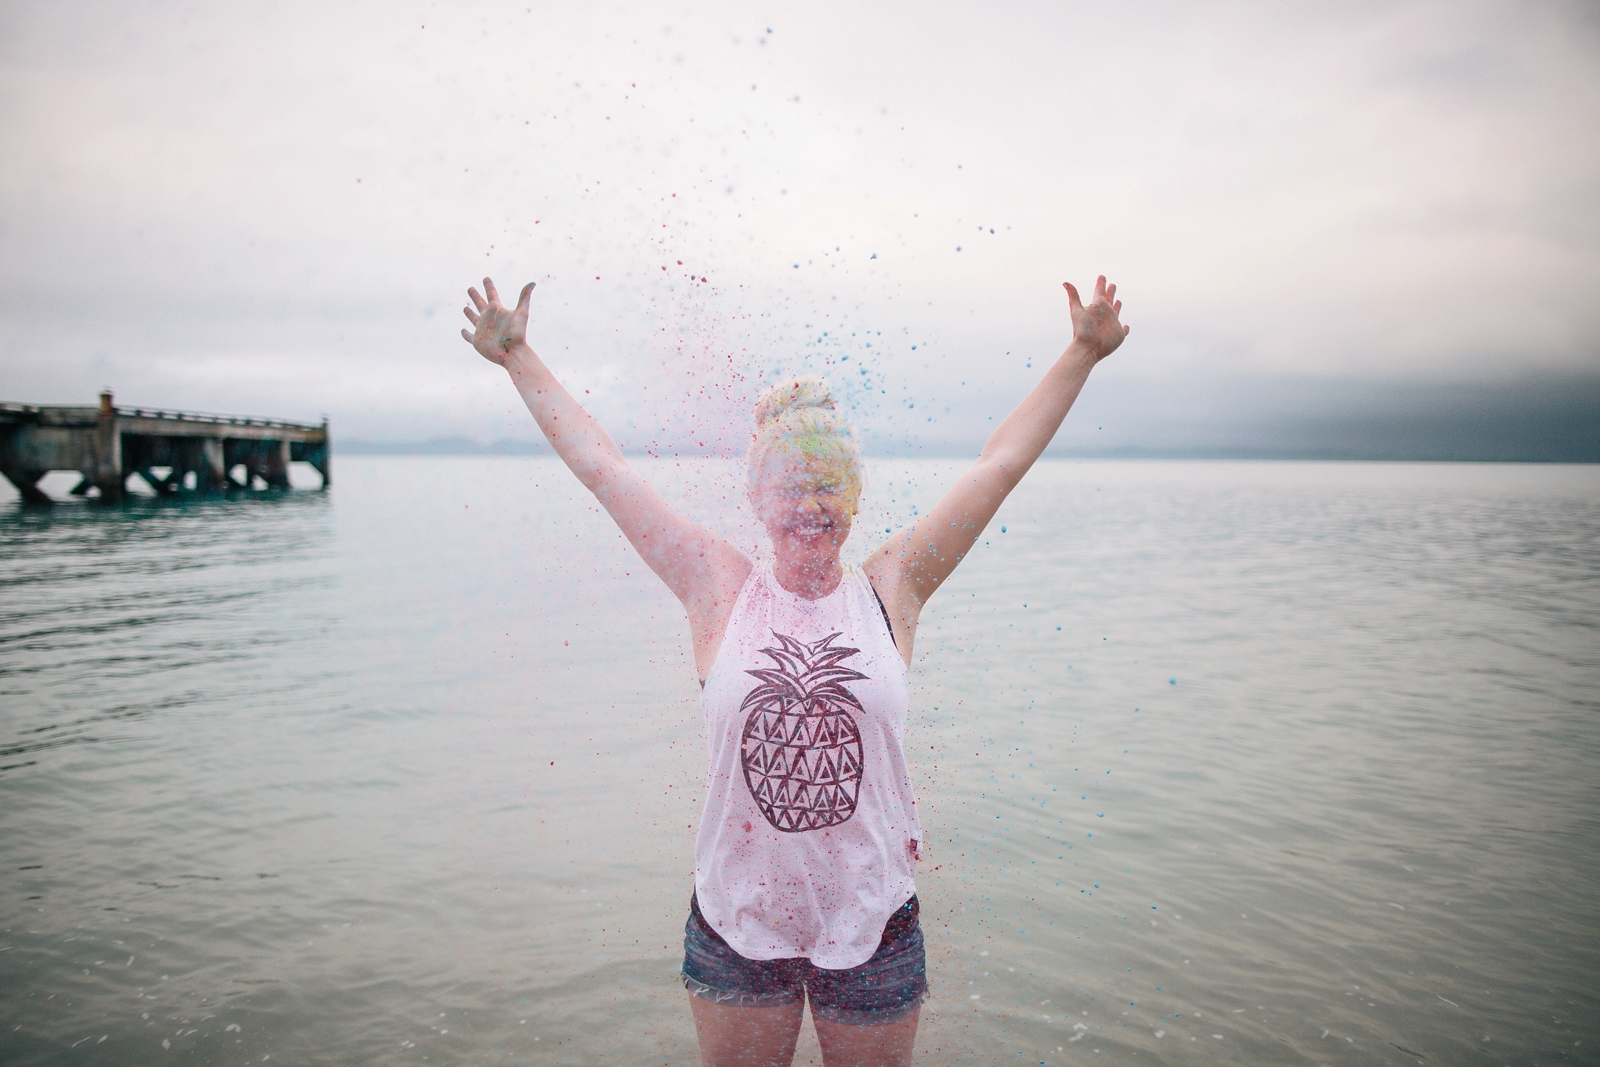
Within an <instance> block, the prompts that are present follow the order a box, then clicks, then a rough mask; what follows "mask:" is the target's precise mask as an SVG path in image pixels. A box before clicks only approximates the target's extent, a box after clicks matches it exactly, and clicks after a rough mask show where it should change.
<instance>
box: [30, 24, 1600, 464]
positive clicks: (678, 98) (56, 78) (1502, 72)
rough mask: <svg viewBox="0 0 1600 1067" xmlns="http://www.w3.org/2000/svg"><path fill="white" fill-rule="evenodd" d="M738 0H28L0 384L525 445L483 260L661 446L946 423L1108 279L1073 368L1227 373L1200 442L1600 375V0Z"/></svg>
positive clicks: (960, 433)
mask: <svg viewBox="0 0 1600 1067" xmlns="http://www.w3.org/2000/svg"><path fill="white" fill-rule="evenodd" d="M752 12H753V9H750V8H748V7H747V6H742V5H726V6H722V7H707V8H697V9H695V13H693V14H689V15H681V16H678V15H674V16H672V17H665V16H663V15H662V14H660V10H659V9H658V8H656V7H654V6H648V5H640V6H636V7H622V8H611V9H606V10H603V11H601V10H596V11H592V12H591V11H586V10H581V9H579V8H577V7H576V6H564V7H555V6H546V5H538V6H533V7H530V6H529V5H527V4H526V3H523V4H509V3H506V4H493V3H479V4H451V5H447V6H434V5H430V4H417V3H414V4H375V3H374V4H367V5H360V4H354V5H339V6H332V7H330V6H328V5H313V4H272V5H267V4H252V3H245V4H237V5H222V6H215V5H214V6H212V7H201V8H190V7H182V6H178V5H156V6H154V7H144V8H137V9H135V8H131V7H119V6H117V5H100V4H78V5H73V4H70V3H69V4H50V5H46V4H43V3H20V4H13V5H8V6H7V8H6V9H5V11H4V12H3V13H0V20H3V23H0V152H3V153H4V156H5V158H6V159H7V165H6V167H5V168H4V169H3V171H0V217H3V224H0V283H3V284H0V345H3V349H0V350H3V352H4V359H5V366H6V383H7V384H6V387H5V393H6V398H7V399H16V400H37V401H70V400H77V401H82V402H88V399H89V398H90V397H91V396H92V394H93V392H94V391H95V390H96V389H98V387H100V386H101V385H102V384H113V385H115V386H116V387H117V389H118V392H119V395H122V396H126V397H128V398H129V399H130V400H137V402H140V403H147V404H166V405H169V406H183V407H190V408H200V409H227V410H243V411H252V412H260V413H264V414H266V413H270V414H277V415H286V416H300V417H308V418H309V417H316V416H318V415H320V414H322V413H323V412H327V413H328V414H330V415H331V416H332V417H333V419H334V422H335V426H336V427H338V428H339V429H340V431H341V432H342V433H343V434H344V436H346V437H347V438H348V437H351V436H355V437H367V438H374V439H396V438H424V437H429V436H435V435H450V434H461V435H467V436H472V437H477V438H480V439H484V440H489V439H494V438H498V437H504V436H513V437H528V436H531V434H532V432H533V430H532V427H531V426H530V425H529V424H528V420H527V419H526V416H525V415H524V414H522V413H521V412H520V411H519V410H518V408H517V405H516V398H515V396H514V395H513V394H511V392H510V390H509V389H508V388H507V387H506V386H505V384H504V383H503V382H502V381H499V380H497V379H496V377H495V375H494V374H493V372H492V370H491V369H490V368H488V367H487V366H486V365H483V364H481V362H480V361H477V360H476V358H475V357H474V356H473V355H472V354H471V353H470V351H469V350H468V349H467V348H466V346H465V345H463V344H462V343H461V342H460V340H459V338H457V337H456V336H455V330H456V328H457V326H458V317H459V312H458V310H457V309H458V307H459V304H458V301H460V299H461V290H462V289H463V288H464V286H465V285H466V284H467V283H468V282H471V281H473V280H475V279H476V278H478V277H480V276H481V275H482V274H483V273H485V272H492V273H493V274H495V276H496V277H498V278H499V279H500V280H501V281H502V283H503V284H505V285H507V287H508V288H510V287H513V286H514V285H515V284H516V283H518V282H519V281H520V280H522V279H525V278H535V279H537V280H539V282H540V288H539V290H538V301H537V313H536V326H535V332H534V340H535V344H536V346H537V347H539V348H540V349H541V351H542V352H543V353H544V354H545V355H546V356H547V358H548V359H549V360H550V362H551V363H552V365H554V366H556V367H557V368H558V370H559V371H560V372H561V373H562V374H563V376H564V377H565V378H566V379H568V380H569V381H570V382H571V383H572V384H573V385H574V387H575V388H581V389H588V390H590V392H589V393H588V394H587V396H588V398H589V401H590V403H591V404H593V406H594V407H595V409H596V411H597V413H599V414H600V415H601V417H602V418H603V419H605V420H606V421H607V423H608V425H613V426H616V427H617V428H618V433H619V436H623V437H630V438H633V439H635V440H636V441H646V442H647V441H648V440H649V439H650V438H651V437H652V436H657V437H659V435H660V433H661V432H662V431H661V428H662V427H668V428H670V427H679V428H682V429H683V430H684V432H683V433H682V434H680V435H679V436H680V437H682V438H683V439H684V440H692V439H696V438H697V434H696V428H697V427H699V428H702V429H703V428H704V427H706V426H710V427H713V428H715V429H717V430H718V432H719V434H720V436H719V437H718V438H717V439H716V440H715V441H714V444H716V445H717V446H719V447H725V448H735V447H736V446H737V444H738V443H740V442H741V437H740V434H741V433H742V432H743V431H742V428H741V427H742V423H741V422H740V420H741V419H742V418H743V411H744V410H745V405H747V403H748V398H749V396H750V395H751V393H752V391H753V390H754V389H755V388H756V387H757V385H759V382H760V381H761V380H762V379H763V378H764V377H768V376H770V375H772V374H775V373H779V372H780V371H787V370H793V369H799V368H800V367H802V366H805V367H807V368H809V369H818V368H820V369H823V370H825V371H826V372H827V373H829V374H830V375H831V376H833V377H834V378H835V379H837V380H840V381H841V382H842V381H849V382H850V383H852V384H851V385H849V386H848V388H847V389H846V391H847V393H848V394H849V400H850V402H851V404H852V407H853V409H854V410H856V411H857V414H858V417H859V418H860V419H861V420H862V421H863V424H864V425H865V426H867V427H869V428H870V429H871V430H872V432H874V433H876V434H878V436H879V437H880V438H881V439H883V440H885V441H889V440H896V441H900V442H902V443H905V442H909V443H910V445H911V446H915V445H916V444H918V443H921V444H925V445H928V446H930V447H932V446H935V445H937V443H938V442H940V441H946V442H950V441H956V440H958V439H959V440H960V441H961V442H963V443H965V442H967V441H968V440H969V439H970V438H972V437H974V436H975V435H977V436H981V433H982V429H983V426H984V425H985V424H986V422H987V419H988V416H989V415H990V414H1000V413H1002V412H1003V410H1004V405H1006V404H1009V403H1011V402H1013V401H1014V400H1015V398H1016V397H1018V396H1020V395H1021V393H1022V392H1023V391H1025V389H1026V388H1027V385H1028V383H1029V382H1030V381H1031V380H1033V378H1034V377H1035V376H1036V375H1037V374H1038V372H1039V370H1040V369H1041V368H1042V366H1043V361H1044V360H1046V359H1048V358H1050V357H1051V356H1053V354H1054V353H1055V352H1057V351H1059V349H1060V347H1061V346H1062V344H1064V342H1065V340H1066V337H1067V323H1066V315H1065V306H1064V303H1065V302H1064V299H1063V298H1062V297H1061V295H1060V290H1059V283H1060V281H1061V280H1062V279H1063V278H1073V279H1075V280H1077V281H1078V282H1079V283H1080V284H1082V283H1086V282H1088V281H1089V280H1091V279H1092V276H1093V274H1094V273H1095V272H1096V271H1102V270H1103V271H1105V272H1106V273H1108V274H1111V275H1112V276H1113V277H1114V278H1116V279H1117V280H1119V281H1120V282H1121V284H1122V286H1123V293H1124V295H1125V296H1126V298H1127V300H1128V309H1127V318H1128V320H1129V321H1130V322H1132V323H1133V324H1134V327H1135V332H1134V335H1133V338H1132V340H1131V342H1130V344H1129V345H1128V346H1127V347H1126V348H1125V350H1124V351H1123V352H1121V353H1119V354H1118V355H1117V356H1116V357H1115V360H1116V363H1115V366H1114V367H1112V366H1109V365H1108V368H1107V371H1106V372H1102V373H1101V374H1099V375H1098V376H1097V378H1101V379H1104V380H1103V381H1101V380H1097V381H1095V382H1092V383H1091V385H1090V392H1089V393H1088V394H1087V396H1086V399H1085V404H1086V405H1092V404H1095V403H1099V401H1096V400H1095V396H1096V391H1099V392H1103V393H1105V394H1106V396H1105V403H1106V404H1111V403H1112V402H1113V400H1116V398H1118V397H1124V396H1126V397H1129V398H1130V399H1129V400H1128V401H1127V402H1126V403H1123V402H1122V401H1120V400H1116V402H1117V403H1119V404H1122V407H1121V408H1120V409H1119V410H1121V411H1125V412H1127V413H1128V415H1129V417H1137V415H1138V413H1139V412H1141V411H1143V412H1150V411H1152V410H1154V409H1157V408H1161V407H1162V406H1163V405H1167V404H1169V403H1170V401H1169V400H1168V399H1163V398H1171V397H1184V396H1208V397H1210V396H1217V397H1221V398H1224V399H1218V400H1217V401H1216V402H1215V403H1209V402H1208V406H1203V409H1202V407H1196V408H1195V409H1194V411H1195V412H1196V413H1197V414H1196V417H1202V421H1203V422H1204V426H1206V427H1210V429H1204V427H1202V428H1201V429H1197V430H1196V431H1195V433H1197V434H1201V436H1204V433H1211V434H1212V436H1213V437H1217V438H1218V439H1221V438H1226V437H1227V435H1228V434H1230V433H1234V432H1235V431H1238V432H1248V431H1250V430H1251V428H1259V427H1261V426H1263V425H1266V424H1267V423H1270V422H1272V420H1273V419H1277V420H1278V422H1280V423H1281V422H1284V421H1285V420H1288V421H1289V422H1291V423H1292V422H1294V420H1296V419H1298V418H1299V417H1300V416H1301V415H1305V416H1306V417H1307V418H1310V417H1311V416H1312V415H1313V414H1314V413H1315V403H1314V401H1315V398H1316V396H1317V395H1318V388H1316V387H1305V388H1302V387H1301V385H1299V384H1297V383H1305V382H1311V383H1332V384H1328V385H1327V388H1329V389H1333V390H1334V391H1338V390H1340V389H1344V388H1345V386H1343V385H1340V384H1338V383H1347V382H1353V383H1357V384H1356V385H1352V386H1350V387H1349V390H1348V394H1349V397H1350V401H1351V403H1350V405H1347V408H1348V412H1349V418H1355V417H1356V416H1358V415H1359V414H1360V412H1361V411H1362V407H1361V405H1362V404H1363V403H1366V402H1368V400H1370V399H1371V398H1373V397H1377V396H1381V395H1383V394H1384V392H1385V390H1389V389H1402V390H1403V389H1406V388H1416V389H1420V390H1423V391H1424V392H1426V391H1427V390H1429V389H1435V390H1437V389H1442V388H1444V387H1445V386H1450V387H1455V386H1460V387H1461V388H1468V387H1473V388H1476V387H1477V386H1475V385H1474V384H1473V383H1478V385H1481V386H1482V387H1483V390H1484V392H1483V395H1484V396H1487V397H1493V396H1495V395H1497V394H1496V389H1500V393H1499V394H1498V395H1502V396H1508V395H1510V393H1511V392H1515V390H1514V389H1510V386H1507V385H1506V383H1511V382H1515V381H1521V380H1524V379H1527V380H1533V379H1535V378H1537V379H1539V380H1541V381H1560V380H1564V379H1562V376H1563V375H1567V376H1570V375H1574V374H1577V375H1582V374H1584V373H1586V372H1589V371H1593V370H1594V369H1595V368H1596V367H1597V365H1600V361H1597V359H1596V355H1597V353H1596V349H1595V344H1594V338H1595V337H1596V331H1597V328H1600V304H1597V303H1596V302H1595V301H1594V300H1593V299H1592V293H1593V292H1595V291H1596V289H1597V283H1600V256H1597V251H1600V195H1597V194H1600V139H1597V138H1596V137H1595V136H1594V134H1593V130H1595V129H1597V128H1600V62H1596V60H1597V59H1600V27H1597V23H1596V19H1595V17H1594V15H1593V14H1592V11H1591V10H1590V8H1588V7H1587V6H1585V5H1578V4H1570V5H1569V4H1519V5H1510V4H1483V3H1476V4H1475V3H1448V4H1447V3H1395V4H1355V5H1339V6H1337V7H1333V6H1328V7H1325V8H1324V7H1318V6H1315V5H1311V6H1306V5H1299V6H1294V7H1285V6H1283V5H1266V4H1262V5H1249V4H1242V5H1234V6H1229V7H1226V8H1222V9H1217V8H1201V7H1196V6H1195V5H1180V4H1145V5H1125V6H1124V7H1122V8H1119V9H1118V10H1116V11H1115V12H1107V11H1106V10H1105V9H1103V8H1101V7H1090V6H1088V5H1082V6H1077V5H1072V6H1069V5H1059V4H1050V5H1015V6H1007V7H1000V8H993V7H991V8H988V9H985V11H984V13H983V15H982V16H981V17H979V16H978V15H976V14H975V13H974V9H972V8H970V7H966V6H950V7H944V8H939V7H931V6H929V5H916V6H911V5H907V6H903V7H887V6H881V5H872V6H871V7H870V8H866V7H863V6H862V5H836V6H831V7H830V6H823V7H813V8H810V9H808V10H807V12H806V13H805V14H804V16H800V15H794V16H790V15H787V14H785V15H777V14H770V15H769V14H760V13H752ZM769 27H770V28H771V30H772V32H771V33H768V32H767V31H768V28H769ZM991 230H992V231H993V232H992V233H991V232H990V231H991ZM958 248H959V249H960V250H959V251H957V249H958ZM874 257H876V258H874ZM680 260H681V261H682V264H681V265H680V263H679V261H680ZM662 268H666V269H665V270H663V269H662ZM701 278H704V279H706V280H705V281H703V282H702V281H700V280H699V279H701ZM824 330H826V331H827V336H826V338H824V337H823V331H824ZM851 334H854V335H855V336H853V337H852V336H851ZM869 337H870V338H872V340H870V341H869V340H868V338H869ZM869 343H871V344H873V347H872V348H871V349H868V348H866V347H865V346H866V345H867V344H869ZM913 344H915V345H916V346H917V347H916V349H915V350H913V349H912V347H911V346H912V345H913ZM845 356H849V357H850V360H849V361H848V362H851V363H852V364H853V365H852V366H850V367H848V368H846V367H845V366H844V363H845V362H847V361H845V360H844V359H843V357H845ZM1030 359H1031V360H1032V362H1033V364H1034V365H1033V366H1032V367H1031V368H1030V367H1029V366H1027V364H1028V362H1029V360H1030ZM829 360H831V361H832V362H829ZM862 368H865V369H866V370H867V372H868V373H867V374H866V375H861V374H859V371H860V370H861V369H862ZM869 383H872V384H869ZM963 383H966V384H963ZM1239 383H1245V384H1239ZM1248 383H1256V384H1255V386H1253V387H1252V386H1249V384H1248ZM1502 386H1504V388H1502ZM1507 390H1510V391H1509V392H1508V391H1507ZM1141 391H1142V392H1141ZM1141 396H1142V397H1143V398H1144V399H1143V402H1140V401H1139V400H1138V398H1139V397H1141ZM911 404H917V405H918V406H917V407H915V408H913V407H911V406H909V405H911ZM985 405H1000V407H997V408H995V409H994V410H993V411H990V410H987V409H986V408H985ZM1296 405H1298V406H1296ZM946 409H948V411H947V410H946ZM1092 410H1093V409H1092V408H1091V407H1089V406H1086V407H1085V408H1084V410H1083V411H1082V412H1080V414H1081V415H1087V414H1089V413H1090V412H1091V411H1092ZM913 412H916V414H913ZM1345 417H1346V416H1343V415H1341V416H1340V418H1345ZM930 418H932V419H933V421H932V422H929V421H928V420H929V419H930ZM1206 420H1209V421H1206ZM1336 421H1337V420H1336ZM1347 421H1348V420H1347ZM1173 425H1177V423H1176V422H1174V421H1172V420H1168V421H1167V422H1166V423H1163V424H1161V425H1150V426H1145V427H1143V431H1144V433H1145V435H1146V437H1154V436H1159V435H1160V434H1161V433H1167V432H1168V431H1167V430H1166V429H1163V426H1166V427H1170V426H1173ZM1084 426H1086V423H1084V424H1082V425H1080V424H1079V423H1077V422H1075V423H1074V424H1073V426H1072V427H1070V428H1069V434H1071V433H1087V432H1089V431H1087V430H1086V429H1085V428H1084ZM1230 428H1231V429H1230ZM1202 429H1203V430H1204V433H1202ZM673 432H676V431H673ZM699 436H703V435H699ZM1134 436H1137V435H1136V434H1135V435H1134ZM1169 436H1170V434H1169ZM1085 447H1088V446H1085ZM1174 447H1175V446H1174Z"/></svg>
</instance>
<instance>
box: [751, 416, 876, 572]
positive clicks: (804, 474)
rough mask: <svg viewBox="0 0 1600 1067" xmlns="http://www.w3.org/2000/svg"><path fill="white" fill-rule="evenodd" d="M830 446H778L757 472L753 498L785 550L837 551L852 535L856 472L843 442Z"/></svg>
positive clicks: (777, 544) (778, 546)
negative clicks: (840, 445) (841, 445)
mask: <svg viewBox="0 0 1600 1067" xmlns="http://www.w3.org/2000/svg"><path fill="white" fill-rule="evenodd" d="M785 444H788V442H785ZM828 444H829V447H827V448H825V449H824V448H816V449H812V450H810V451H807V450H805V449H803V448H775V449H773V450H772V451H771V452H769V453H768V454H767V456H766V457H765V459H764V460H763V461H762V463H761V466H760V468H759V471H758V472H756V473H757V477H756V479H755V480H754V484H752V486H751V488H750V499H751V502H752V503H753V504H754V505H755V508H756V514H757V515H758V516H759V517H760V519H761V523H762V525H764V526H765V527H766V528H767V533H768V534H769V535H770V536H771V537H772V542H773V547H774V548H775V549H777V550H778V551H779V552H785V551H805V552H814V551H818V550H822V551H828V550H831V551H832V552H835V553H837V552H838V551H839V549H840V548H842V547H843V545H844V542H845V540H846V539H847V538H848V537H849V536H850V520H851V518H852V517H853V516H854V515H855V512H856V505H857V503H858V501H857V489H856V484H857V483H856V479H855V477H854V474H855V471H854V469H853V464H852V463H851V461H850V459H849V458H848V457H847V456H844V455H841V450H840V449H839V446H838V445H837V443H835V442H828Z"/></svg>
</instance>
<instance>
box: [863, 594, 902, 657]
mask: <svg viewBox="0 0 1600 1067" xmlns="http://www.w3.org/2000/svg"><path fill="white" fill-rule="evenodd" d="M867 588H868V589H871V590H872V599H873V600H876V601H877V602H878V610H879V611H881V612H883V625H884V626H886V627H887V628H888V630H889V640H891V641H894V647H895V648H899V647H900V642H899V641H898V640H896V638H895V636H894V623H892V622H890V621H889V609H888V608H886V607H884V606H883V597H881V596H879V595H878V587H877V586H875V585H873V584H872V579H871V578H868V579H867Z"/></svg>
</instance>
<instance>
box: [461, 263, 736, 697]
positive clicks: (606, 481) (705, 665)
mask: <svg viewBox="0 0 1600 1067" xmlns="http://www.w3.org/2000/svg"><path fill="white" fill-rule="evenodd" d="M483 288H484V294H483V295H480V294H479V293H478V291H477V290H476V289H468V290H467V295H468V296H469V297H471V298H472V303H473V306H472V307H469V308H465V309H463V310H464V311H465V312H466V316H467V320H468V321H469V322H471V323H472V325H473V329H472V331H471V332H469V331H467V330H462V331H461V336H463V337H465V338H466V339H467V340H468V341H469V342H471V344H472V346H473V347H474V348H476V349H477V350H478V352H479V354H480V355H482V356H483V357H484V358H485V359H487V360H488V361H489V362H491V363H493V364H495V365H496V366H499V367H504V368H505V370H506V371H507V372H508V373H509V374H510V375H511V381H512V382H513V383H514V384H515V385H516V387H517V391H518V392H519V393H521V394H522V399H523V402H524V403H526V404H527V405H528V411H529V412H530V413H532V415H533V418H534V421H535V422H537V423H538V424H539V429H540V430H542V431H543V432H544V435H545V438H546V439H547V440H549V442H550V446H551V447H552V448H554V449H555V450H556V455H558V456H560V457H561V459H562V461H563V462H565V463H566V465H567V467H568V468H569V469H570V470H571V471H572V473H573V474H575V475H577V477H578V480H579V481H580V482H582V483H583V485H584V488H586V489H588V490H589V491H590V492H591V493H593V494H594V495H595V499H596V500H598V501H599V502H600V504H601V506H602V507H604V508H605V509H606V512H607V513H608V514H609V515H610V516H611V518H612V519H613V520H614V521H615V522H616V524H617V526H618V527H619V528H620V529H621V530H622V532H623V534H624V535H625V536H626V537H627V538H628V542H629V543H630V544H632V545H633V547H634V549H635V550H637V551H638V553H639V555H640V556H641V557H643V559H644V561H645V564H646V565H647V566H648V567H649V568H650V569H651V570H652V571H654V572H655V573H656V575H657V576H658V577H660V579H661V580H662V581H663V582H665V583H666V584H667V588H668V589H671V590H672V592H673V595H674V596H676V597H677V598H678V600H679V601H681V602H682V604H683V606H684V609H685V610H686V611H687V612H688V613H689V623H690V627H691V629H692V630H693V631H694V638H695V659H696V661H697V664H698V665H699V666H700V673H701V676H702V677H704V676H705V673H706V671H707V670H709V669H710V666H711V660H712V659H714V658H715V656H716V646H718V645H720V644H721V643H722V631H723V628H724V626H725V625H726V623H727V616H728V613H729V612H731V611H732V610H733V601H734V598H735V597H737V596H738V592H739V587H740V586H742V585H743V584H744V580H745V578H746V577H747V576H748V575H749V573H750V562H749V560H748V559H746V558H745V556H744V554H743V553H742V552H740V551H739V550H738V549H737V548H735V547H734V546H733V545H732V544H730V543H729V542H728V541H727V540H726V539H725V538H722V537H719V536H718V535H717V534H715V533H712V532H711V531H710V530H707V529H706V528H705V527H703V526H701V525H700V524H699V523H697V522H693V521H691V520H689V519H687V518H685V517H684V516H682V515H679V514H678V513H677V512H676V511H674V510H673V509H672V506H671V505H670V504H668V503H667V501H666V500H665V499H664V498H663V497H662V496H661V494H660V493H658V492H656V490H655V488H654V487H653V486H652V485H651V484H650V483H649V482H647V481H645V479H644V478H643V477H642V476H641V475H640V474H639V473H638V472H637V471H635V470H634V469H633V468H632V467H630V466H629V465H628V461H627V459H626V458H625V457H624V456H623V454H622V450H621V449H619V448H618V447H617V446H616V443H615V442H614V441H612V440H611V435H610V434H608V433H606V431H605V430H604V429H603V428H601V426H600V424H599V423H598V422H596V421H595V419H594V417H593V416H592V415H590V414H589V413H588V412H587V411H585V410H584V409H583V405H581V404H579V403H578V401H577V400H576V399H575V398H574V397H573V396H572V394H571V393H569V392H567V390H566V388H565V387H564V386H563V385H562V384H561V383H560V382H559V381H557V380H556V377H555V375H554V374H552V373H551V372H550V368H548V367H546V366H545V365H544V361H543V360H541V359H540V358H539V357H538V356H537V355H536V354H535V353H534V351H533V349H532V348H530V347H529V346H528V343H527V339H526V335H527V326H528V309H529V305H530V302H531V299H532V294H533V283H532V282H529V283H528V284H527V285H526V286H524V287H523V289H522V295H521V296H520V297H519V298H518V300H517V305H516V307H515V308H506V307H504V306H502V305H501V303H500V294H499V292H498V291H496V289H495V287H494V283H493V282H491V281H490V280H489V279H488V278H485V279H484V280H483ZM702 646H707V649H706V650H707V651H708V655H706V656H702V651H703V648H702Z"/></svg>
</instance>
